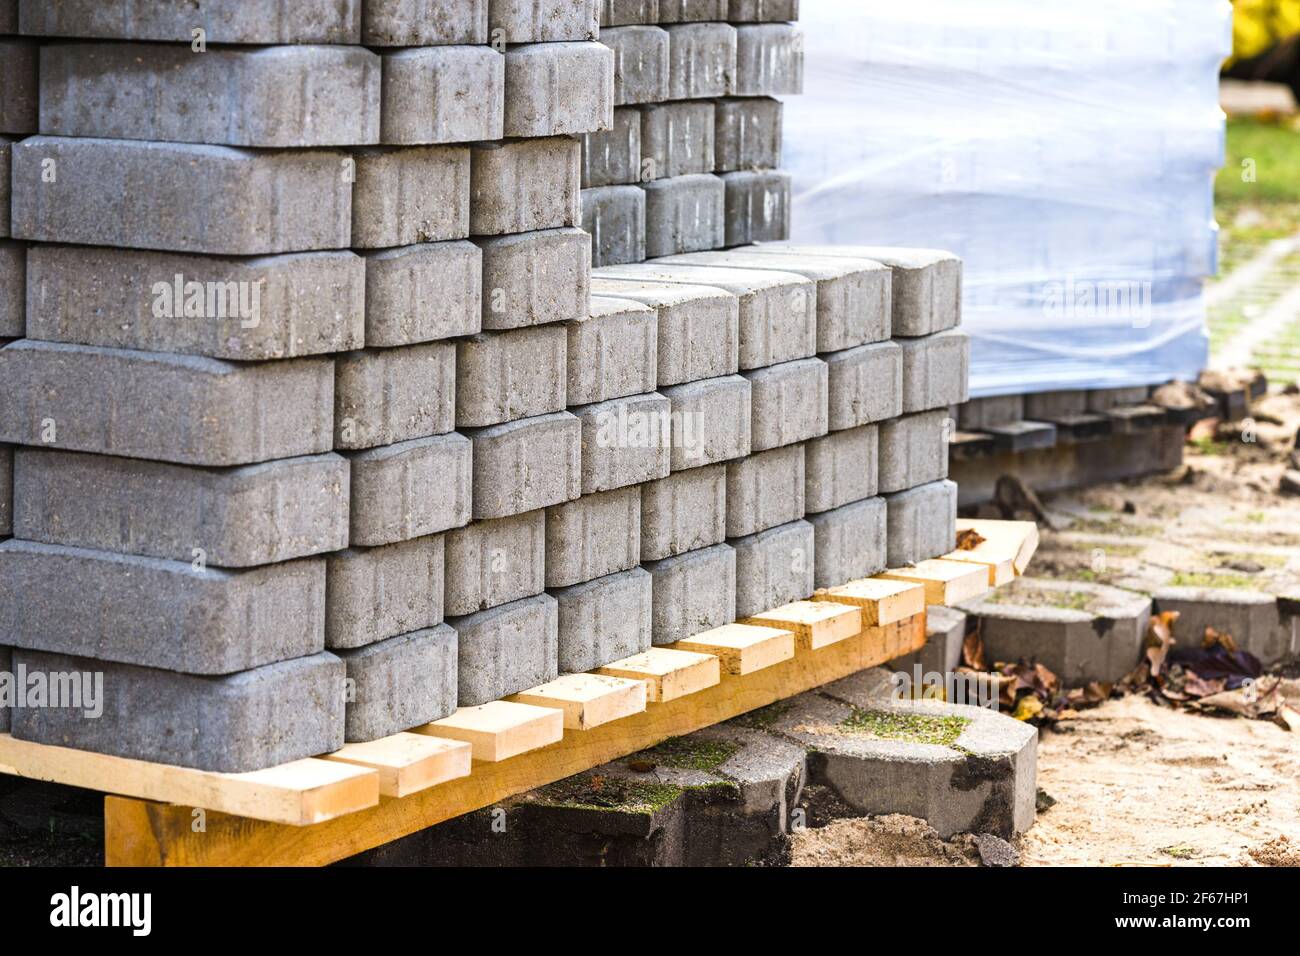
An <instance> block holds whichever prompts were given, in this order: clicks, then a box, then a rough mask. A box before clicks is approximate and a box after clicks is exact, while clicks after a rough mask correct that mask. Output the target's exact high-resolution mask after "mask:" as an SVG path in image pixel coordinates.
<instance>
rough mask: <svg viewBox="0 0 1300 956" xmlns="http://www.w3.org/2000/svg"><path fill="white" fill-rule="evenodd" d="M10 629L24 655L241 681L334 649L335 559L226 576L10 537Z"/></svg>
mask: <svg viewBox="0 0 1300 956" xmlns="http://www.w3.org/2000/svg"><path fill="white" fill-rule="evenodd" d="M0 622H3V625H4V630H3V633H4V635H5V641H6V643H7V644H10V645H13V646H15V647H23V648H27V649H29V650H42V651H50V652H54V653H61V654H89V655H93V656H94V657H95V658H97V659H98V660H102V661H119V662H122V663H127V664H139V665H140V666H142V667H158V668H162V669H163V670H169V671H180V672H182V673H188V674H231V673H234V672H235V671H242V670H247V669H248V668H250V667H258V666H260V665H262V664H269V663H271V662H273V661H282V660H288V659H290V658H294V657H302V656H304V655H307V654H314V653H316V652H317V651H319V650H321V649H322V648H323V647H324V646H325V562H324V560H322V559H320V558H302V559H299V560H297V561H286V562H283V563H280V564H269V565H263V566H262V567H258V568H253V569H251V570H247V571H226V570H223V569H219V568H212V567H208V568H196V567H195V566H194V565H193V564H191V563H190V562H188V561H165V560H162V559H159V558H142V557H137V556H135V555H122V554H113V553H111V552H108V551H92V550H89V549H87V548H69V547H63V546H61V545H52V544H39V543H37V542H34V541H22V540H20V539H18V538H10V539H9V540H8V541H4V542H0Z"/></svg>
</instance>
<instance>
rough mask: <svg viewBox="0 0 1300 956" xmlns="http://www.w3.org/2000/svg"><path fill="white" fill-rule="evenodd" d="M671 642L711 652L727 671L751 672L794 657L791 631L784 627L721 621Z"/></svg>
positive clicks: (700, 652)
mask: <svg viewBox="0 0 1300 956" xmlns="http://www.w3.org/2000/svg"><path fill="white" fill-rule="evenodd" d="M671 646H672V647H673V648H675V649H676V650H679V651H694V652H695V653H697V654H712V655H713V656H714V657H716V658H717V659H718V660H719V661H720V662H721V663H722V669H723V670H724V671H725V672H726V673H728V674H735V675H740V674H752V673H753V672H754V671H757V670H762V669H763V668H764V667H771V666H772V665H773V664H779V663H781V661H788V660H789V659H790V658H792V657H794V633H793V632H792V631H788V630H785V629H784V628H773V627H756V626H755V625H752V624H724V625H723V626H722V627H715V628H713V630H711V631H704V632H703V633H700V634H696V635H695V636H694V637H690V638H687V639H686V640H684V641H678V642H677V643H676V644H673V645H671Z"/></svg>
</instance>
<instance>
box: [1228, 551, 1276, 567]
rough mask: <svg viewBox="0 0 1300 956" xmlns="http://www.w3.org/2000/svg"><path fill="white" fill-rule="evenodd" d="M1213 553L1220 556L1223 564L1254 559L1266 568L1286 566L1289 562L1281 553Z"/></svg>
mask: <svg viewBox="0 0 1300 956" xmlns="http://www.w3.org/2000/svg"><path fill="white" fill-rule="evenodd" d="M1213 555H1214V557H1215V558H1218V560H1219V564H1220V565H1221V566H1226V565H1229V564H1234V563H1240V562H1242V561H1253V562H1255V563H1256V564H1258V565H1260V566H1261V567H1264V568H1284V567H1286V564H1287V558H1286V556H1285V555H1281V554H1261V553H1259V552H1255V551H1249V552H1246V551H1215V552H1213Z"/></svg>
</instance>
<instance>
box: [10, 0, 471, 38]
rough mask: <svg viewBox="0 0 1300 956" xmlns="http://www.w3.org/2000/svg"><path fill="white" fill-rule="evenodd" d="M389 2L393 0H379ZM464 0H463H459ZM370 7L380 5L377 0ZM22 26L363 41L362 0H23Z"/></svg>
mask: <svg viewBox="0 0 1300 956" xmlns="http://www.w3.org/2000/svg"><path fill="white" fill-rule="evenodd" d="M379 2H385V3H387V2H390V0H379ZM457 2H458V3H459V2H461V0H457ZM368 5H369V6H374V5H375V0H372V2H371V3H369V4H368ZM19 26H20V29H21V31H22V32H23V33H28V34H32V35H34V36H71V37H98V38H105V39H113V40H171V41H178V40H179V41H184V42H185V43H189V42H190V41H191V40H192V39H193V37H192V36H191V31H193V30H195V29H201V30H203V31H204V34H205V36H206V40H207V42H208V43H360V42H361V2H360V0H204V3H203V5H202V8H201V9H196V8H195V4H194V3H193V0H154V2H150V3H139V2H136V3H104V2H103V0H61V2H60V3H57V4H50V3H31V2H29V0H23V2H22V3H21V4H20V8H19Z"/></svg>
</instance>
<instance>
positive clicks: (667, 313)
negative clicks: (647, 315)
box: [592, 279, 740, 386]
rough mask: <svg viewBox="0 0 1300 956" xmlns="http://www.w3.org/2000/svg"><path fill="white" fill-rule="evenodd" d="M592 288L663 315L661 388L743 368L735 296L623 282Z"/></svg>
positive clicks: (604, 282) (594, 284)
mask: <svg viewBox="0 0 1300 956" xmlns="http://www.w3.org/2000/svg"><path fill="white" fill-rule="evenodd" d="M592 288H593V292H594V293H595V294H598V295H601V296H606V297H617V298H621V299H631V300H632V301H634V302H640V303H642V304H644V305H647V306H649V307H650V308H652V309H654V310H655V311H656V312H657V313H658V315H659V335H658V340H659V372H658V375H657V381H658V384H659V385H660V386H664V385H680V384H682V383H683V382H697V381H699V380H701V379H705V378H718V377H720V376H723V375H734V374H735V373H736V370H737V369H738V368H739V365H740V300H739V299H737V298H736V297H735V296H734V295H732V294H731V293H730V292H726V291H724V290H722V289H716V288H710V287H709V286H686V285H683V286H673V285H659V284H655V283H652V282H638V281H635V280H632V281H629V280H624V279H593V280H592Z"/></svg>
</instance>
